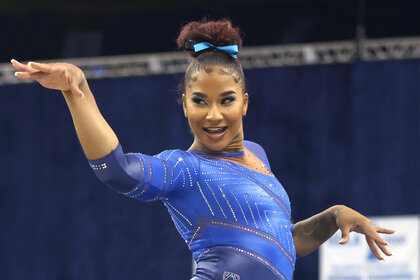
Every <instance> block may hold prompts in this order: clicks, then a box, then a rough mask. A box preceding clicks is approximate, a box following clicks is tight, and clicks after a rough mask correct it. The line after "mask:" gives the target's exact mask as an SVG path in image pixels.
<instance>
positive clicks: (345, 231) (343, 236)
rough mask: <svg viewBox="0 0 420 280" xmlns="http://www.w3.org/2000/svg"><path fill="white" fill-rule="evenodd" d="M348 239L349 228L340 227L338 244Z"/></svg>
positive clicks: (344, 242)
mask: <svg viewBox="0 0 420 280" xmlns="http://www.w3.org/2000/svg"><path fill="white" fill-rule="evenodd" d="M349 240H350V229H349V228H347V227H346V228H342V229H341V240H340V241H339V242H338V244H342V245H343V244H346V243H347V242H348V241H349Z"/></svg>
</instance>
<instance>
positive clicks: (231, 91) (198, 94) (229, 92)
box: [192, 90, 236, 98]
mask: <svg viewBox="0 0 420 280" xmlns="http://www.w3.org/2000/svg"><path fill="white" fill-rule="evenodd" d="M231 94H236V92H235V91H233V90H228V91H225V92H222V93H221V94H220V96H221V97H225V96H228V95H231ZM192 95H195V96H198V97H202V98H205V97H207V94H204V93H201V92H198V91H195V92H193V93H192Z"/></svg>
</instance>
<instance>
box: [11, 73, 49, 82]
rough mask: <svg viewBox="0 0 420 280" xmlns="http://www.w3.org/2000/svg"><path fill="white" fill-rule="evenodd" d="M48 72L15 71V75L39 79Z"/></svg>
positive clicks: (21, 77) (22, 77)
mask: <svg viewBox="0 0 420 280" xmlns="http://www.w3.org/2000/svg"><path fill="white" fill-rule="evenodd" d="M47 75H48V73H43V72H39V71H38V72H16V73H15V76H16V77H18V78H19V79H22V80H39V79H42V78H44V77H45V76H47Z"/></svg>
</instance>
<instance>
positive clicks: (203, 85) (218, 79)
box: [186, 67, 243, 94]
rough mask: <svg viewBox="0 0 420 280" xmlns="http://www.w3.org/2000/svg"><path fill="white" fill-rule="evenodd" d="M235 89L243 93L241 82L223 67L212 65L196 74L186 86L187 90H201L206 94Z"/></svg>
mask: <svg viewBox="0 0 420 280" xmlns="http://www.w3.org/2000/svg"><path fill="white" fill-rule="evenodd" d="M230 90H233V91H235V92H237V93H242V91H243V90H242V85H241V83H240V82H239V83H238V82H237V81H235V77H234V76H233V75H232V74H230V73H229V72H227V71H225V70H224V69H223V68H221V67H211V68H207V69H205V70H201V71H200V72H198V73H197V74H196V75H194V76H193V77H192V78H191V80H190V82H189V83H188V84H187V86H186V92H187V93H188V92H190V93H192V92H196V91H197V92H201V93H205V94H220V93H222V92H226V91H230Z"/></svg>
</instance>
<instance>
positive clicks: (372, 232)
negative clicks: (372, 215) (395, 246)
mask: <svg viewBox="0 0 420 280" xmlns="http://www.w3.org/2000/svg"><path fill="white" fill-rule="evenodd" d="M375 229H376V227H372V228H370V229H367V230H365V235H366V236H369V237H370V238H372V239H373V240H374V241H375V242H376V243H378V244H381V245H389V244H388V242H386V241H385V240H384V239H383V238H382V237H381V236H380V235H379V234H378V233H377V232H376V230H375Z"/></svg>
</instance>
